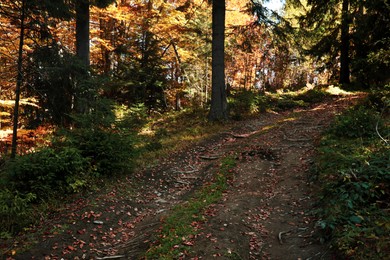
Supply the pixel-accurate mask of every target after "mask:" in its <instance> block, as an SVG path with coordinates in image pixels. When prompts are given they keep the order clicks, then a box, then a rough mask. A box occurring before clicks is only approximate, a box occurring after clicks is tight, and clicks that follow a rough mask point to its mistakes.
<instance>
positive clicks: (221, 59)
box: [209, 0, 228, 121]
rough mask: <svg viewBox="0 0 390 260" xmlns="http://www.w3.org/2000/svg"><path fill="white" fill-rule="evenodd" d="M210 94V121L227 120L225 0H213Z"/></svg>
mask: <svg viewBox="0 0 390 260" xmlns="http://www.w3.org/2000/svg"><path fill="white" fill-rule="evenodd" d="M212 8H213V11H212V12H213V14H212V22H213V25H212V27H213V34H212V37H213V39H212V79H211V80H212V92H211V108H210V112H209V120H210V121H218V120H225V119H227V117H228V115H227V100H226V90H225V9H226V7H225V0H213V7H212Z"/></svg>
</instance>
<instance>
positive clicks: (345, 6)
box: [339, 0, 350, 84]
mask: <svg viewBox="0 0 390 260" xmlns="http://www.w3.org/2000/svg"><path fill="white" fill-rule="evenodd" d="M349 75H350V71H349V0H343V3H342V14H341V46H340V78H339V83H340V84H348V83H350V80H349Z"/></svg>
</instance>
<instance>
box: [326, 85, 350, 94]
mask: <svg viewBox="0 0 390 260" xmlns="http://www.w3.org/2000/svg"><path fill="white" fill-rule="evenodd" d="M326 92H328V93H329V94H331V95H352V94H353V93H352V92H348V91H345V90H342V89H341V88H339V87H337V86H336V87H335V86H333V85H330V86H329V87H328V88H327V89H326Z"/></svg>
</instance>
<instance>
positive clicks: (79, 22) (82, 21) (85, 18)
mask: <svg viewBox="0 0 390 260" xmlns="http://www.w3.org/2000/svg"><path fill="white" fill-rule="evenodd" d="M76 54H77V56H78V57H79V58H80V60H81V61H82V63H83V64H84V65H85V66H86V67H88V66H89V64H90V61H89V56H90V51H89V1H88V0H78V1H76Z"/></svg>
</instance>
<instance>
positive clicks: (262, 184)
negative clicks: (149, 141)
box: [11, 96, 357, 260]
mask: <svg viewBox="0 0 390 260" xmlns="http://www.w3.org/2000/svg"><path fill="white" fill-rule="evenodd" d="M355 99H357V97H353V96H350V97H337V98H333V99H329V100H327V101H324V102H323V103H321V104H318V105H315V106H313V107H311V108H307V109H302V110H294V111H288V112H282V113H266V114H261V115H259V116H258V118H256V119H251V120H249V121H239V122H237V123H236V125H235V126H234V127H233V128H230V129H228V130H226V131H225V132H223V133H219V134H216V135H215V136H214V137H213V138H212V139H209V140H204V141H202V142H201V143H199V144H197V145H195V146H193V147H189V148H188V149H187V150H185V151H178V152H176V153H175V154H174V155H172V156H170V158H167V159H165V160H162V161H160V162H159V163H158V165H156V166H154V167H150V168H149V169H145V170H142V171H140V172H138V173H137V177H138V179H139V180H140V181H138V182H134V179H129V180H128V181H123V180H122V182H121V183H118V185H117V186H116V188H115V189H114V190H112V189H111V190H109V191H105V192H102V194H100V195H94V196H92V197H90V198H84V199H79V200H77V201H75V202H74V203H73V204H72V205H68V206H67V208H66V209H63V210H61V211H60V212H59V213H58V214H57V215H55V216H52V217H51V218H50V220H48V221H46V222H43V223H42V226H41V227H39V228H40V230H41V233H40V236H39V237H38V238H37V236H35V237H36V239H37V240H39V242H38V243H36V244H34V245H31V249H29V250H28V251H26V252H24V253H21V254H15V255H14V256H13V258H14V259H61V258H63V259H142V258H143V256H144V254H145V252H146V251H147V250H148V249H149V248H150V246H151V245H153V244H154V241H155V238H156V237H157V236H158V234H159V233H158V230H159V228H160V227H161V225H162V224H163V221H164V218H166V216H168V215H169V214H170V212H171V209H172V208H173V207H174V206H177V205H183V203H185V202H186V201H187V200H189V199H190V198H191V197H192V196H193V195H194V194H195V192H196V190H199V189H200V188H201V187H203V186H204V185H206V183H207V182H209V181H210V180H211V177H210V176H212V175H213V173H214V172H215V171H216V169H218V168H219V167H220V164H221V160H222V159H223V158H224V157H226V156H234V158H235V162H236V166H235V168H234V178H233V180H232V181H231V183H230V186H229V187H228V189H227V191H226V192H225V193H224V194H223V197H222V199H221V200H219V201H218V202H217V203H215V204H212V205H210V206H209V207H208V208H207V209H206V211H205V218H204V221H203V222H202V223H201V224H200V226H198V227H197V230H198V234H196V235H192V238H191V243H187V244H188V245H189V250H188V251H186V252H182V255H181V256H180V257H178V258H180V259H282V260H288V259H295V260H296V259H332V258H333V256H332V252H331V250H329V248H328V246H327V245H325V244H322V243H321V242H322V239H321V236H320V235H319V233H318V231H317V230H316V221H317V220H316V219H315V218H314V217H313V214H312V211H313V209H315V208H314V207H315V206H314V205H315V204H314V202H315V200H314V194H315V192H316V186H315V183H312V182H311V181H310V180H311V178H310V171H309V168H310V166H311V164H312V158H313V155H314V152H315V145H316V142H317V141H318V140H319V138H320V136H321V133H322V132H323V131H324V130H325V129H326V127H327V126H328V125H329V123H330V122H331V120H332V119H333V117H334V115H335V114H336V113H338V112H340V111H342V110H343V109H345V108H346V107H348V106H349V105H350V104H352V103H353V102H354V100H355ZM129 186H130V187H131V188H130V189H129ZM130 190H131V191H130ZM99 221H100V222H99ZM42 230H43V231H42ZM45 230H46V231H45ZM25 236H26V237H27V235H25ZM21 239H23V238H21ZM16 243H23V242H22V241H20V240H19V241H18V242H16ZM14 246H15V245H14ZM16 246H17V245H16ZM11 259H12V258H11Z"/></svg>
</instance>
